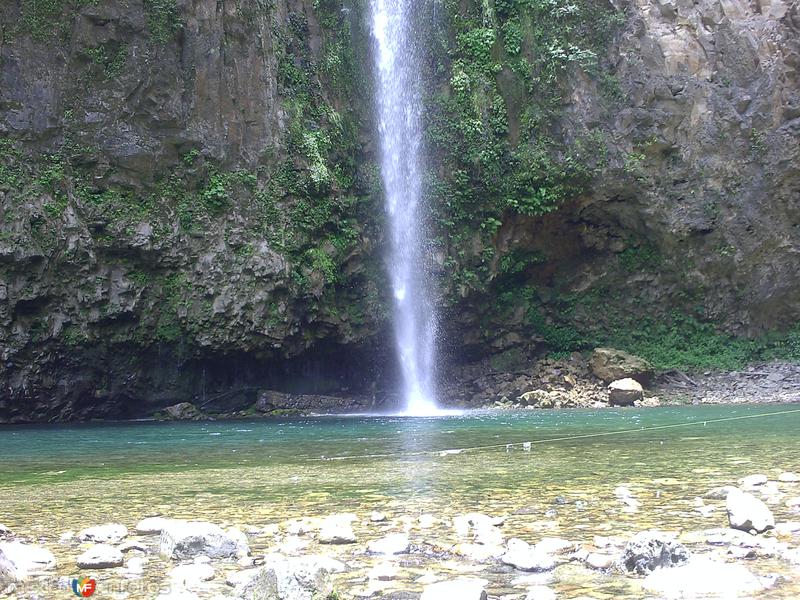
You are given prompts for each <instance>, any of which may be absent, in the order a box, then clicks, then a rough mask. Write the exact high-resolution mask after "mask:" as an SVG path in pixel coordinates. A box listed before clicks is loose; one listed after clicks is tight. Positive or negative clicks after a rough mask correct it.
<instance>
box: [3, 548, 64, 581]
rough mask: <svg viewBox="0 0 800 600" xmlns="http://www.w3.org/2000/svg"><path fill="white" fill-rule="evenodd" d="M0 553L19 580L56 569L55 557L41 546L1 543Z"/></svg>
mask: <svg viewBox="0 0 800 600" xmlns="http://www.w3.org/2000/svg"><path fill="white" fill-rule="evenodd" d="M0 553H2V554H3V555H5V559H6V561H7V562H8V563H9V564H10V565H12V566H13V569H14V571H15V572H16V574H17V576H18V577H20V578H24V577H27V576H28V575H31V574H35V573H40V572H42V571H50V570H51V569H55V568H56V557H55V556H54V555H53V553H52V552H50V550H48V549H47V548H43V547H42V546H37V545H34V544H23V543H22V542H2V543H0Z"/></svg>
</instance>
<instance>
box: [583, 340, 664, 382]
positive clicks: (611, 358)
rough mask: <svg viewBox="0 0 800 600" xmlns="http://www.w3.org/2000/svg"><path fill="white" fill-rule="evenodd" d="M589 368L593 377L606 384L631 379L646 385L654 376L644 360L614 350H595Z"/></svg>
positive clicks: (651, 367) (649, 365)
mask: <svg viewBox="0 0 800 600" xmlns="http://www.w3.org/2000/svg"><path fill="white" fill-rule="evenodd" d="M589 368H590V369H591V371H592V373H593V374H594V375H595V377H598V378H600V379H602V380H603V381H605V382H606V383H611V382H612V381H615V380H617V379H626V378H632V379H635V380H636V381H638V382H641V383H644V384H647V383H649V382H650V381H651V380H652V378H653V375H654V370H653V366H652V365H651V364H650V363H649V362H647V361H646V360H645V359H643V358H639V357H638V356H634V355H633V354H628V353H627V352H623V351H622V350H616V349H614V348H595V350H594V352H592V356H591V358H590V359H589Z"/></svg>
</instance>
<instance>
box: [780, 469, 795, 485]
mask: <svg viewBox="0 0 800 600" xmlns="http://www.w3.org/2000/svg"><path fill="white" fill-rule="evenodd" d="M778 481H780V482H781V483H797V482H798V481H800V475H798V474H797V473H791V472H789V471H786V472H784V473H781V474H780V475H778Z"/></svg>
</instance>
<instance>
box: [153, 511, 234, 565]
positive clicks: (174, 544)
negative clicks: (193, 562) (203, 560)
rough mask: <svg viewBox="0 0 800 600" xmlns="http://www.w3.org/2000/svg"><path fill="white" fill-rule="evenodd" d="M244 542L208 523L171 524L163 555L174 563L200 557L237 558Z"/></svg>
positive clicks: (163, 535)
mask: <svg viewBox="0 0 800 600" xmlns="http://www.w3.org/2000/svg"><path fill="white" fill-rule="evenodd" d="M240 545H241V540H240V539H237V538H235V537H232V536H231V535H230V534H229V533H227V532H225V531H224V530H223V529H222V528H221V527H219V526H217V525H214V524H213V523H207V522H205V521H177V520H174V521H170V522H169V523H167V524H166V525H165V526H164V529H163V530H162V531H161V540H160V551H161V555H162V556H165V557H167V558H172V559H174V560H187V559H190V558H194V557H195V556H197V555H199V554H206V555H207V556H210V557H211V558H215V559H219V558H236V557H238V556H239V553H240V551H241V546H240Z"/></svg>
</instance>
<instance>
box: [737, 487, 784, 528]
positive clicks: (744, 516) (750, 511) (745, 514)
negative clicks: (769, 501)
mask: <svg viewBox="0 0 800 600" xmlns="http://www.w3.org/2000/svg"><path fill="white" fill-rule="evenodd" d="M725 508H726V510H727V511H728V522H729V523H730V525H731V527H732V528H734V529H740V530H742V531H750V530H754V531H756V532H757V533H762V532H764V531H766V530H767V529H772V528H774V527H775V517H774V516H773V515H772V511H771V510H770V509H769V508H768V507H767V505H766V504H764V503H763V502H762V501H761V500H759V499H758V498H756V497H755V496H753V495H752V494H748V493H747V492H743V491H741V490H738V489H737V490H733V491H731V492H730V493H729V494H728V497H727V498H726V500H725Z"/></svg>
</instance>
